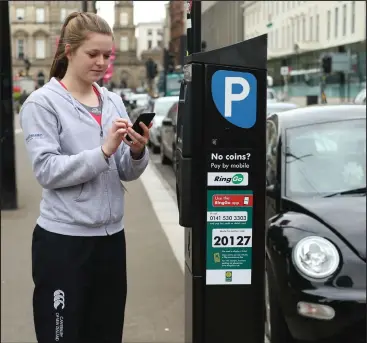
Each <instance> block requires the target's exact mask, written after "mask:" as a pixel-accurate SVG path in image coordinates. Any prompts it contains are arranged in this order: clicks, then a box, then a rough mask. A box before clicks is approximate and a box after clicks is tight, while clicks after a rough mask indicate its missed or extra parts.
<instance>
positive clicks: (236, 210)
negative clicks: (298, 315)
mask: <svg viewBox="0 0 367 343" xmlns="http://www.w3.org/2000/svg"><path fill="white" fill-rule="evenodd" d="M266 63H267V35H262V36H259V37H256V38H254V39H251V40H248V41H244V42H241V43H238V44H235V45H231V46H227V47H224V48H221V49H217V50H212V51H208V52H201V53H195V54H192V55H190V56H187V57H186V60H185V66H184V82H183V83H182V85H181V90H180V95H179V108H178V117H177V141H176V161H177V175H176V192H177V202H178V207H179V222H180V225H181V226H183V227H184V230H185V242H184V243H183V244H185V261H186V265H185V318H186V323H185V336H186V337H185V342H187V343H232V342H244V343H260V342H261V343H263V342H264V268H265V163H266V160H265V150H266V142H265V140H266V136H265V133H266V85H267V70H266Z"/></svg>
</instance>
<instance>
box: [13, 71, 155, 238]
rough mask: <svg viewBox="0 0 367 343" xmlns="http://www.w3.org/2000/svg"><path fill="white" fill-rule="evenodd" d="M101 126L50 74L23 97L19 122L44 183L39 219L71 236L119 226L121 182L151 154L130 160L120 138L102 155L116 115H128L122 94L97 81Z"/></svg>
mask: <svg viewBox="0 0 367 343" xmlns="http://www.w3.org/2000/svg"><path fill="white" fill-rule="evenodd" d="M94 86H95V87H96V88H97V89H98V91H99V93H100V95H101V100H102V128H101V127H100V125H99V124H98V123H97V121H96V120H95V119H94V118H93V117H92V116H91V114H90V113H88V111H87V110H86V109H85V108H84V107H83V106H82V105H81V104H80V103H79V102H78V101H76V100H75V99H74V98H73V97H72V96H71V94H70V93H69V92H68V91H67V90H65V89H64V88H63V87H62V85H61V84H60V83H59V82H58V81H57V80H56V79H55V78H52V79H51V80H50V81H49V82H48V83H47V84H46V85H44V86H43V87H42V88H40V89H38V90H36V91H34V92H33V93H31V95H30V96H29V97H28V98H27V100H26V101H25V103H24V104H23V107H22V109H21V111H20V124H21V127H22V129H23V132H24V139H25V145H26V148H27V151H28V154H29V157H30V159H31V162H32V167H33V172H34V174H35V176H36V178H37V180H38V182H39V183H40V184H41V186H42V187H43V193H42V200H41V205H40V216H39V218H38V219H37V224H38V225H40V226H41V227H42V228H44V229H45V230H48V231H51V232H54V233H58V234H64V235H72V236H105V235H110V234H114V233H116V232H119V231H121V230H122V229H123V227H124V223H123V218H124V187H123V186H122V183H121V180H122V181H132V180H135V179H137V178H138V177H139V176H140V175H141V174H142V173H143V171H144V170H145V168H146V166H147V164H148V161H149V153H148V149H147V148H145V151H144V155H143V157H142V158H141V159H140V160H133V159H132V157H131V153H130V148H129V146H128V145H126V144H125V143H124V142H123V143H121V145H120V147H119V148H118V150H117V152H116V153H115V154H114V155H113V156H112V157H111V158H109V160H108V162H107V161H106V160H105V158H104V156H103V153H102V150H101V145H102V143H103V141H104V138H105V137H106V135H107V132H108V130H109V128H110V127H111V125H112V122H113V120H114V119H116V118H118V117H122V118H127V119H129V118H128V116H127V113H126V109H125V106H124V104H123V102H122V100H121V98H120V97H119V96H118V95H117V94H114V93H112V92H109V91H108V90H107V89H106V88H101V87H99V86H98V85H97V84H94Z"/></svg>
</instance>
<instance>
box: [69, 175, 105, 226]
mask: <svg viewBox="0 0 367 343" xmlns="http://www.w3.org/2000/svg"><path fill="white" fill-rule="evenodd" d="M105 180H106V173H101V174H100V175H98V177H96V178H94V179H92V180H91V181H88V182H85V183H83V184H81V185H80V186H79V192H78V193H77V194H76V196H75V197H74V204H73V209H70V210H71V211H72V212H73V217H74V221H75V223H77V224H86V225H88V226H100V225H103V224H105V223H107V222H108V220H109V218H110V211H109V206H108V199H107V189H106V182H105Z"/></svg>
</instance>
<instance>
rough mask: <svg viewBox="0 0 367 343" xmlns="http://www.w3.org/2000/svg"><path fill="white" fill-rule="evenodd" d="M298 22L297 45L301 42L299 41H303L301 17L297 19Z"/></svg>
mask: <svg viewBox="0 0 367 343" xmlns="http://www.w3.org/2000/svg"><path fill="white" fill-rule="evenodd" d="M296 21H297V43H298V42H299V40H300V39H301V26H300V18H299V17H297V19H296Z"/></svg>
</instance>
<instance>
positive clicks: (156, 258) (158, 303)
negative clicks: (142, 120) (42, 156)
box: [1, 133, 184, 343]
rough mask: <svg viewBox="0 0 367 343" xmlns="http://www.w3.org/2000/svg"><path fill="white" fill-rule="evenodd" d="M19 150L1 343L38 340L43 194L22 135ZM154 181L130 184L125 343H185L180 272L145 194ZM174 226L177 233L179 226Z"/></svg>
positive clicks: (6, 232)
mask: <svg viewBox="0 0 367 343" xmlns="http://www.w3.org/2000/svg"><path fill="white" fill-rule="evenodd" d="M16 150H17V173H18V175H17V179H18V181H17V182H18V184H17V185H18V201H19V209H18V210H15V211H2V213H1V282H2V284H1V286H2V289H1V318H2V320H1V342H2V343H31V342H36V339H35V334H34V329H33V314H32V292H33V283H32V278H31V254H30V248H31V236H32V231H33V228H34V225H35V221H36V218H37V216H38V213H39V201H40V195H41V189H40V187H39V186H38V184H37V183H36V181H35V179H34V177H33V174H32V171H31V168H30V163H29V160H28V158H27V156H26V153H25V149H24V146H23V141H22V133H20V134H17V135H16ZM150 181H151V182H152V183H153V184H155V185H156V187H157V184H159V182H160V181H159V178H158V177H157V175H155V174H154V170H153V169H152V168H150V169H149V171H148V173H147V175H146V176H145V179H144V185H145V187H144V185H143V183H142V182H141V181H140V180H138V181H134V182H131V183H127V184H126V187H127V188H128V193H127V195H126V205H125V206H126V208H125V211H126V237H127V252H128V300H127V310H126V321H125V331H124V332H125V334H124V342H125V343H143V342H144V343H148V342H149V343H158V342H159V343H181V342H183V341H184V277H183V273H182V266H181V263H178V258H177V256H176V258H175V255H174V254H173V252H172V248H171V246H170V244H169V242H168V239H170V242H171V240H172V237H170V235H169V234H167V232H165V231H164V230H163V229H162V225H161V222H162V220H161V219H160V220H159V219H158V217H157V215H156V212H155V211H154V209H153V207H152V203H151V201H150V198H151V195H148V193H149V194H152V190H149V189H146V187H147V185H148V184H149V182H150ZM147 191H148V193H147ZM165 199H166V201H167V197H166V198H165ZM162 204H163V203H162ZM172 204H174V201H173V200H172ZM172 204H170V206H172ZM157 213H158V212H157ZM172 225H175V227H176V228H177V224H175V223H172ZM172 230H173V229H172ZM171 236H172V235H171ZM167 237H168V238H167ZM177 238H179V236H177V237H176V243H177ZM171 245H172V242H171ZM182 246H183V242H182Z"/></svg>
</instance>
